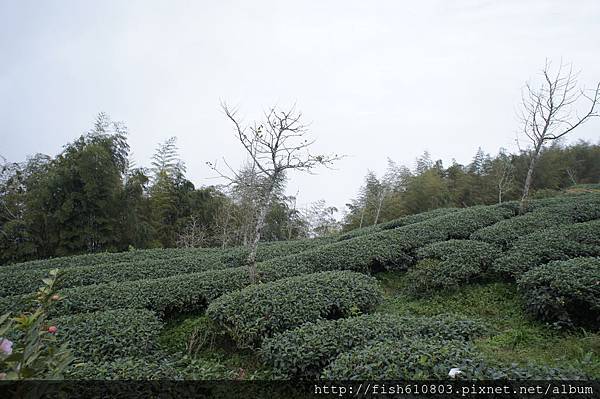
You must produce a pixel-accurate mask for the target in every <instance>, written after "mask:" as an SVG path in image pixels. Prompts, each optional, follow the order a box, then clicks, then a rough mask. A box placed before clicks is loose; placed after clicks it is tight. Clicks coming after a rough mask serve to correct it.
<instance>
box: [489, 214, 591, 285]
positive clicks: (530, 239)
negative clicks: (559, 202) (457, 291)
mask: <svg viewBox="0 0 600 399" xmlns="http://www.w3.org/2000/svg"><path fill="white" fill-rule="evenodd" d="M598 231H600V220H594V221H590V222H585V223H576V224H572V225H564V226H557V227H553V228H549V229H545V230H541V231H537V232H535V233H531V234H528V235H526V236H523V237H521V238H519V239H518V240H517V241H515V243H514V245H513V246H512V248H511V250H510V251H508V252H505V253H504V255H503V256H501V257H500V258H498V259H497V260H496V261H495V262H494V264H493V265H492V269H493V270H494V271H496V272H498V273H501V274H503V275H506V276H511V277H515V278H518V277H519V276H520V275H521V274H523V273H524V272H526V271H527V270H530V269H532V268H533V267H535V266H539V265H542V264H544V263H548V262H550V261H553V260H567V259H570V258H574V257H581V256H599V255H600V235H598Z"/></svg>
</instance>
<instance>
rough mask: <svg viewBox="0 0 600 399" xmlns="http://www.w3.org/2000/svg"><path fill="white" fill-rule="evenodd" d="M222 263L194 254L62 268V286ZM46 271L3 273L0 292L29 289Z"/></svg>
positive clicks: (188, 270)
mask: <svg viewBox="0 0 600 399" xmlns="http://www.w3.org/2000/svg"><path fill="white" fill-rule="evenodd" d="M225 267H226V266H225V264H223V262H221V261H220V260H219V259H204V260H202V261H198V260H197V259H195V258H194V257H176V258H174V259H169V260H153V261H147V262H133V263H114V264H111V263H108V264H100V265H95V266H84V267H72V268H69V269H64V271H63V273H62V277H61V287H63V288H72V287H79V286H84V285H92V284H102V283H109V282H113V281H119V282H123V281H133V280H141V279H151V278H160V277H167V276H172V275H177V274H185V273H194V272H196V273H197V272H203V271H208V270H214V269H223V268H225ZM45 273H46V270H45V269H34V270H29V269H25V270H16V271H11V272H6V273H4V274H3V276H2V277H3V278H2V280H0V296H6V295H9V294H10V295H17V294H26V293H29V292H32V289H33V288H34V286H35V281H37V280H39V279H40V278H41V276H43V275H44V274H45Z"/></svg>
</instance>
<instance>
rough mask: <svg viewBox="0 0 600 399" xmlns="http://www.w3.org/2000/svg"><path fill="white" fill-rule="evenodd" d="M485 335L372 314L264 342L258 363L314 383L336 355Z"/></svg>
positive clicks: (436, 321) (445, 320)
mask: <svg viewBox="0 0 600 399" xmlns="http://www.w3.org/2000/svg"><path fill="white" fill-rule="evenodd" d="M486 332H487V327H486V326H485V325H483V324H482V323H481V322H479V321H476V320H469V319H465V318H461V317H459V316H456V315H452V316H450V315H440V316H434V317H416V316H393V315H387V314H370V315H362V316H357V317H351V318H347V319H340V320H323V321H317V322H308V323H306V324H304V325H302V326H300V327H298V328H295V329H292V330H289V331H285V332H283V333H280V334H276V335H275V336H273V337H272V338H267V339H265V340H264V342H263V344H262V346H261V350H260V353H261V357H262V359H263V360H264V361H265V363H266V364H268V365H269V366H271V367H272V368H273V370H274V371H275V372H276V373H277V374H278V375H279V376H282V377H284V378H296V377H317V376H319V374H320V373H321V371H322V369H323V367H325V366H326V365H327V364H329V363H330V362H331V361H332V360H333V359H334V358H335V357H336V356H337V355H339V354H340V353H343V352H347V351H349V350H350V349H352V348H355V347H361V346H364V345H366V344H368V343H369V342H373V341H391V340H396V339H400V338H404V337H407V338H410V337H418V338H419V339H423V340H428V339H446V340H469V339H472V338H474V337H477V336H481V335H483V334H485V333H486Z"/></svg>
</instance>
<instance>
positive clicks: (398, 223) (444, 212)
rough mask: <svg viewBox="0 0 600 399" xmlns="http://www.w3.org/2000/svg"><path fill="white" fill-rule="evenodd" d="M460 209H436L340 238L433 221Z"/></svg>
mask: <svg viewBox="0 0 600 399" xmlns="http://www.w3.org/2000/svg"><path fill="white" fill-rule="evenodd" d="M458 210H459V208H439V209H434V210H432V211H428V212H422V213H417V214H414V215H408V216H403V217H401V218H398V219H394V220H390V221H388V222H385V223H380V224H376V225H373V226H367V227H362V228H359V229H354V230H351V231H349V232H347V233H343V234H341V235H340V236H339V237H338V240H339V241H342V240H348V239H350V238H355V237H359V236H363V235H367V234H372V233H377V232H379V231H383V230H390V229H395V228H398V227H402V226H407V225H409V224H414V223H419V222H423V221H425V220H428V219H433V218H436V217H438V216H443V215H447V214H449V213H452V212H456V211H458Z"/></svg>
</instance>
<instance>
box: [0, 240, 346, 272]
mask: <svg viewBox="0 0 600 399" xmlns="http://www.w3.org/2000/svg"><path fill="white" fill-rule="evenodd" d="M333 241H335V237H320V238H313V239H305V240H290V241H275V242H265V243H260V244H259V246H258V251H257V254H256V259H257V260H258V261H259V262H260V261H264V260H268V259H271V258H275V257H279V256H285V255H289V254H293V253H298V252H302V251H305V250H307V249H311V248H315V247H318V246H321V245H323V244H327V243H329V242H333ZM181 257H184V258H188V259H196V260H197V261H198V262H200V261H205V260H207V261H212V262H221V263H223V264H224V266H225V267H238V266H243V265H244V263H245V262H246V259H247V257H248V249H247V248H246V247H241V246H240V247H231V248H224V249H221V248H191V249H183V248H165V249H162V248H161V249H144V250H135V251H128V252H117V253H111V252H102V253H94V254H85V255H75V256H67V257H61V258H52V259H44V260H35V261H30V262H24V263H18V264H12V265H7V266H2V270H3V271H4V272H12V271H24V270H37V269H39V270H48V269H55V268H58V269H61V270H64V269H67V268H75V267H91V266H105V265H107V264H116V263H138V264H143V263H145V262H151V261H170V260H173V259H176V258H181Z"/></svg>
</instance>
